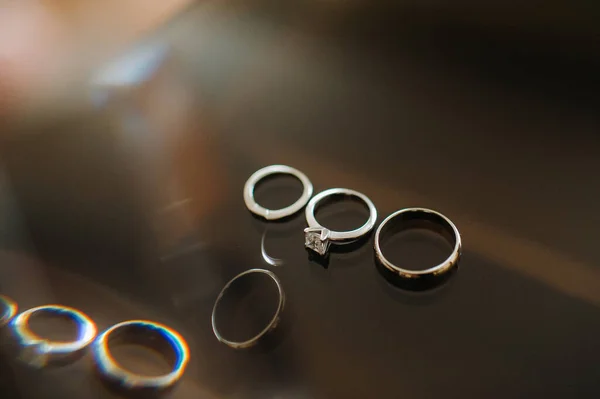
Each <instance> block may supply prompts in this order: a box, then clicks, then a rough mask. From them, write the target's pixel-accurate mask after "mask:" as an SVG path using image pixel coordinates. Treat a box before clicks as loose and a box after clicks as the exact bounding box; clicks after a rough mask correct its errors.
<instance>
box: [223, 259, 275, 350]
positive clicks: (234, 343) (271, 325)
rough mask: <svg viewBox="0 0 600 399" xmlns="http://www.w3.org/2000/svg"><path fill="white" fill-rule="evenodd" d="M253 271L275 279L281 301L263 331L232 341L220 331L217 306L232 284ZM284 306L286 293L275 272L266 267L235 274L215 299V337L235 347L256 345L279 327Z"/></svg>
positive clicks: (242, 347) (241, 347)
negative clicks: (244, 339) (248, 337)
mask: <svg viewBox="0 0 600 399" xmlns="http://www.w3.org/2000/svg"><path fill="white" fill-rule="evenodd" d="M251 273H264V274H266V275H267V276H269V277H270V278H271V279H272V280H273V282H274V283H275V285H276V286H277V292H278V295H279V302H278V304H277V310H276V311H275V314H274V315H273V318H272V319H271V321H270V322H269V324H267V325H266V326H265V328H264V329H263V330H262V331H261V332H259V333H258V334H256V335H255V336H254V337H252V338H250V339H248V340H246V341H230V340H228V339H227V338H225V337H223V336H222V335H221V333H220V332H219V329H218V328H217V317H216V314H217V308H218V306H219V303H220V302H221V299H222V298H223V295H224V294H225V292H226V291H227V290H228V289H229V287H230V286H231V284H233V283H234V282H235V281H236V280H238V279H240V278H243V277H244V276H247V275H249V274H251ZM284 307H285V293H284V292H283V287H282V286H281V281H279V278H277V276H276V275H275V273H273V272H271V271H269V270H264V269H250V270H247V271H245V272H243V273H240V274H238V275H237V276H235V277H234V278H232V279H231V280H229V282H228V283H227V284H225V287H223V289H222V290H221V292H220V293H219V296H218V297H217V300H216V301H215V305H214V306H213V311H212V329H213V332H214V333H215V337H217V339H218V340H219V341H220V342H222V343H224V344H225V345H227V346H230V347H232V348H234V349H244V348H250V347H251V346H254V345H256V344H257V343H258V341H259V340H260V339H261V338H262V337H263V336H264V335H266V334H267V333H268V332H270V331H271V330H273V329H274V328H275V327H277V325H278V324H279V320H280V317H281V312H282V311H283V308H284Z"/></svg>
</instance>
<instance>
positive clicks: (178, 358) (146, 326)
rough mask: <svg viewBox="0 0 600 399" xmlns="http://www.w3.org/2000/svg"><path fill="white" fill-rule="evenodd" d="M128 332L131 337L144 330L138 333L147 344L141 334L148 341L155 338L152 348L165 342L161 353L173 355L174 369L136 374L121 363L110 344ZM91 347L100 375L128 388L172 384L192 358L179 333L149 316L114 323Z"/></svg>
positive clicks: (158, 386) (164, 387)
mask: <svg viewBox="0 0 600 399" xmlns="http://www.w3.org/2000/svg"><path fill="white" fill-rule="evenodd" d="M127 334H130V337H131V338H132V339H131V340H132V341H133V340H134V339H135V337H136V334H141V335H138V337H139V340H140V343H141V344H146V342H145V341H144V339H142V338H148V341H149V342H150V341H151V342H153V345H152V346H153V349H157V348H154V347H155V346H157V345H156V344H157V341H161V343H163V344H165V343H166V344H167V345H166V346H168V348H166V347H165V345H163V346H161V347H160V348H161V352H162V353H161V354H162V355H164V356H167V357H173V358H174V362H173V369H172V371H171V372H170V373H168V374H165V375H161V376H157V377H153V376H146V375H140V374H136V373H133V372H130V371H128V370H126V369H124V368H123V367H121V365H119V363H118V362H117V361H115V359H114V358H113V356H112V355H111V353H110V348H109V344H110V343H111V342H114V341H113V340H115V339H118V338H123V336H125V335H127ZM134 342H135V341H134ZM92 348H93V352H92V353H93V355H94V361H95V363H96V367H97V369H98V371H99V372H100V375H101V376H102V377H104V378H106V379H107V380H109V381H111V382H114V383H117V384H118V385H119V386H120V387H121V388H125V389H166V388H169V387H171V386H172V385H173V384H175V383H176V382H177V381H178V380H179V379H180V378H181V376H182V375H183V373H184V371H185V368H186V366H187V363H188V361H189V359H190V351H189V348H188V345H187V343H186V341H185V339H183V337H182V336H181V335H179V333H177V332H176V331H175V330H173V329H171V328H169V327H167V326H164V325H162V324H159V323H155V322H152V321H147V320H131V321H125V322H122V323H118V324H115V325H114V326H112V327H110V328H109V329H107V330H106V331H104V332H103V333H102V334H100V335H99V336H98V339H96V341H95V342H94V344H93V346H92ZM171 351H172V352H171Z"/></svg>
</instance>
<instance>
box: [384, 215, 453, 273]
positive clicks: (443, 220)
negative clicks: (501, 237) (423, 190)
mask: <svg viewBox="0 0 600 399" xmlns="http://www.w3.org/2000/svg"><path fill="white" fill-rule="evenodd" d="M393 222H395V223H393ZM422 222H425V223H426V224H424V226H425V227H428V228H429V229H431V230H433V231H435V232H438V233H440V234H441V235H442V236H443V237H444V238H445V239H446V240H447V241H448V242H449V243H450V245H452V247H453V249H452V253H451V254H450V256H448V258H447V259H446V260H444V261H443V262H442V263H440V264H439V265H437V266H434V267H431V268H428V269H425V270H408V269H404V268H402V267H399V266H396V265H394V264H393V263H392V262H390V261H389V260H388V259H387V258H386V257H385V256H384V255H383V252H382V251H381V239H382V236H383V235H385V234H386V233H387V232H388V231H389V229H390V228H391V227H392V225H395V226H396V227H397V228H399V229H400V230H402V229H403V228H406V229H407V228H411V227H412V223H422ZM374 246H375V254H376V256H377V259H378V260H379V261H380V262H381V264H382V265H383V266H384V267H385V268H386V269H388V270H390V271H391V272H393V273H395V274H397V275H398V276H400V277H402V278H406V279H417V278H423V277H428V276H439V275H441V274H444V273H446V272H448V271H449V270H451V269H452V268H453V267H454V266H456V265H457V264H458V260H459V258H460V255H461V251H462V243H461V239H460V234H459V232H458V229H457V228H456V226H455V225H454V223H452V221H450V219H448V218H447V217H446V216H444V215H442V214H441V213H439V212H436V211H433V210H431V209H426V208H406V209H401V210H399V211H397V212H394V213H392V214H391V215H389V216H388V217H387V218H385V220H384V221H383V222H381V224H380V225H379V227H378V228H377V232H376V233H375V244H374Z"/></svg>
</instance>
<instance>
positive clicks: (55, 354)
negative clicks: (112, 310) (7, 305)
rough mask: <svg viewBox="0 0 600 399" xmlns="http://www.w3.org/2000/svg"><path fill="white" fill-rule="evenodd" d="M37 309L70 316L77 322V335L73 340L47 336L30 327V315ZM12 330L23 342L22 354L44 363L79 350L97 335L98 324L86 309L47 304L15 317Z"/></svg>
mask: <svg viewBox="0 0 600 399" xmlns="http://www.w3.org/2000/svg"><path fill="white" fill-rule="evenodd" d="M35 313H49V314H52V315H56V316H63V317H64V316H66V317H69V318H71V319H73V320H74V321H75V323H77V330H78V333H77V339H76V340H75V341H70V342H62V341H51V340H47V339H44V338H42V337H40V336H38V335H37V334H35V333H34V332H32V331H31V329H30V328H29V319H30V318H31V316H32V315H34V314H35ZM10 326H11V330H12V332H13V334H14V335H15V337H16V338H17V339H18V341H19V344H20V346H21V348H20V349H21V353H20V355H19V357H20V358H21V360H23V361H25V362H27V363H29V364H30V365H32V366H36V367H44V366H46V365H47V364H49V363H50V362H53V361H56V360H65V359H66V358H67V357H71V356H74V355H77V354H79V353H80V352H81V351H82V350H84V349H85V348H86V347H87V346H88V345H89V344H90V343H91V342H92V341H93V340H94V338H95V337H96V325H95V324H94V322H93V321H92V319H90V318H89V317H88V316H87V315H85V314H84V313H83V312H81V311H79V310H77V309H73V308H69V307H67V306H61V305H45V306H39V307H36V308H32V309H29V310H26V311H24V312H23V313H21V314H19V315H18V316H16V317H15V318H14V319H12V321H11V323H10Z"/></svg>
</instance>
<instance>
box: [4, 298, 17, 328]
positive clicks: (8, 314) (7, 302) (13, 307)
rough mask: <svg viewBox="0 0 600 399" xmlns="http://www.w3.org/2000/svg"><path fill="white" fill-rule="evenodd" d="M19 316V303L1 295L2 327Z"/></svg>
mask: <svg viewBox="0 0 600 399" xmlns="http://www.w3.org/2000/svg"><path fill="white" fill-rule="evenodd" d="M16 314H17V303H16V302H15V301H13V300H12V299H10V298H9V297H7V296H4V295H0V327H3V326H5V325H7V324H8V323H10V321H11V320H12V318H13V317H15V315H16Z"/></svg>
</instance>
